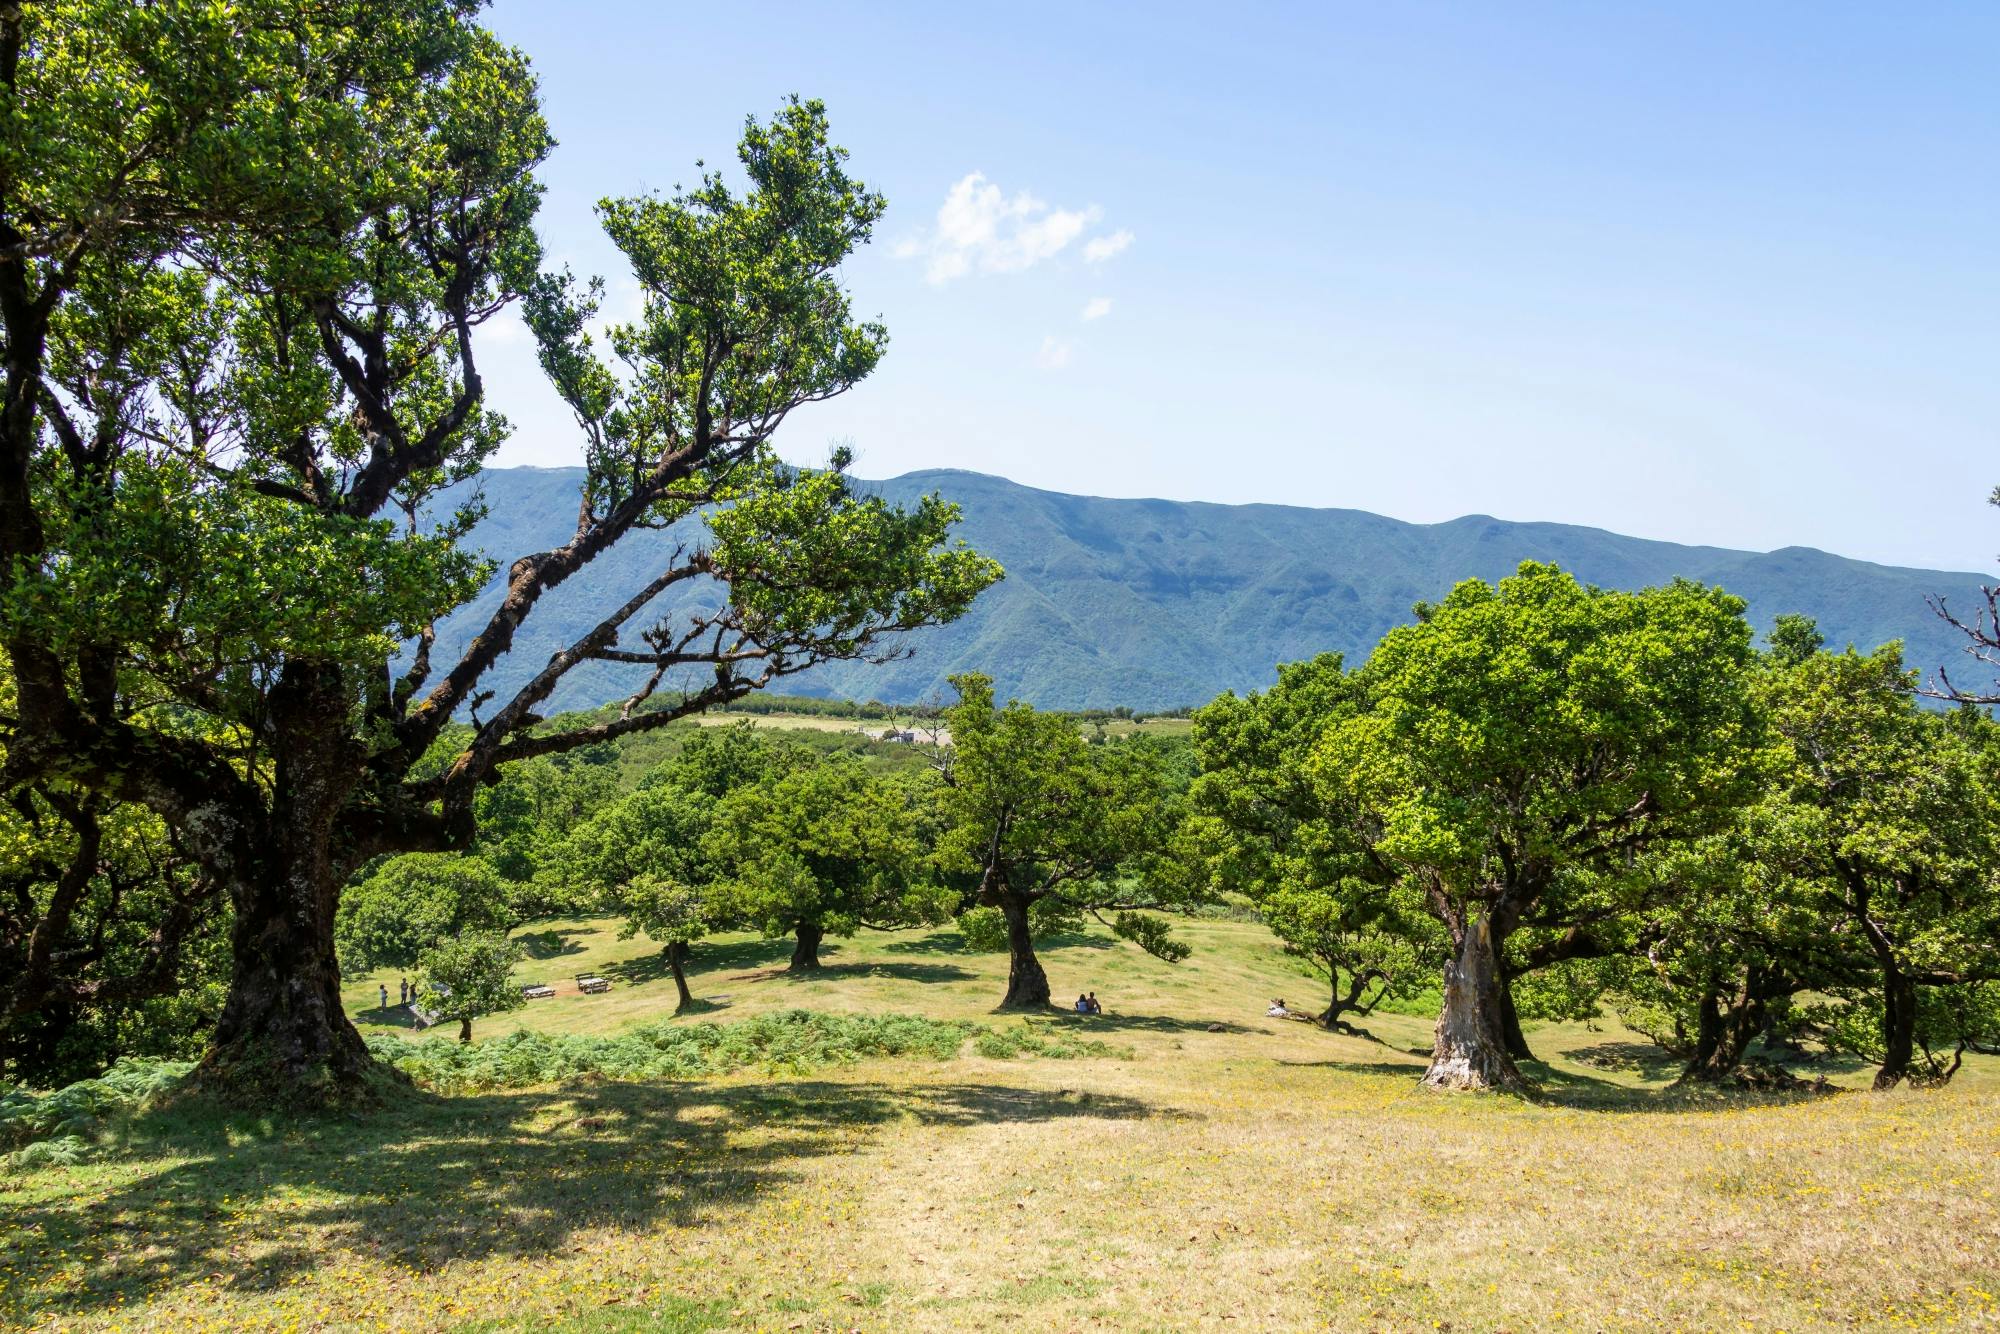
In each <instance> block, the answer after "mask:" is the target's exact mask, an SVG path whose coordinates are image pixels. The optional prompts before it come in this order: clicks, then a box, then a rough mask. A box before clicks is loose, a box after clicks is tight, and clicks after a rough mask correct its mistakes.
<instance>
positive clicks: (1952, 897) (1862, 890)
mask: <svg viewBox="0 0 2000 1334" xmlns="http://www.w3.org/2000/svg"><path fill="white" fill-rule="evenodd" d="M1913 684H1914V683H1913V679H1912V675H1911V674H1910V673H1908V672H1906V671H1905V670H1904V668H1903V663H1902V655H1901V652H1900V650H1899V648H1898V646H1896V645H1893V644H1892V645H1888V646H1885V647H1883V648H1881V649H1878V650H1876V651H1875V652H1874V653H1872V654H1868V655H1862V654H1859V653H1856V652H1854V651H1853V650H1852V649H1849V650H1848V651H1846V652H1845V653H1841V654H1831V653H1824V652H1821V653H1816V654H1813V655H1811V656H1810V657H1807V658H1804V659H1801V660H1799V661H1798V662H1796V663H1795V664H1794V665H1792V666H1791V667H1790V668H1789V670H1783V671H1774V672H1772V673H1770V674H1769V676H1768V678H1767V681H1766V695H1767V698H1768V701H1769V706H1770V710H1771V716H1772V725H1773V727H1774V728H1775V730H1776V732H1777V734H1778V736H1779V737H1780V738H1781V739H1782V742H1783V745H1784V750H1785V758H1786V764H1785V767H1784V768H1783V770H1782V771H1781V773H1780V774H1779V776H1778V779H1777V781H1776V783H1775V784H1774V787H1773V790H1772V793H1771V795H1770V796H1769V797H1768V798H1767V800H1766V801H1765V803H1764V804H1763V806H1762V807H1761V808H1760V809H1759V811H1758V812H1757V821H1756V824H1755V825H1754V826H1753V831H1754V833H1755V835H1756V843H1755V846H1754V849H1753V851H1754V855H1755V856H1756V858H1757V865H1758V872H1759V875H1760V877H1761V878H1762V879H1763V880H1764V881H1765V882H1767V883H1775V884H1778V885H1780V886H1782V887H1783V890H1784V892H1785V893H1786V894H1787V895H1789V896H1793V897H1798V898H1803V899H1804V900H1805V901H1807V902H1808V903H1809V904H1810V906H1811V908H1812V909H1814V910H1816V912H1817V913H1818V915H1819V916H1820V922H1819V923H1818V924H1817V928H1816V933H1815V935H1814V937H1813V939H1812V943H1813V945H1814V947H1815V951H1816V953H1817V954H1818V955H1819V956H1821V957H1822V958H1823V959H1825V962H1824V963H1823V965H1822V967H1821V970H1820V972H1819V973H1818V975H1817V976H1815V977H1814V978H1813V979H1812V980H1813V981H1814V983H1815V984H1817V985H1818V986H1819V987H1820V988H1821V989H1823V990H1828V991H1832V992H1834V993H1836V994H1844V995H1846V996H1847V997H1848V999H1849V1000H1850V1002H1851V1003H1852V1004H1854V1005H1856V1006H1859V1007H1861V1011H1862V1012H1867V1013H1872V1014H1874V1015H1877V1016H1879V1018H1880V1020H1881V1026H1880V1031H1879V1037H1878V1038H1877V1040H1876V1042H1875V1044H1874V1045H1873V1046H1872V1047H1871V1048H1868V1049H1869V1050H1871V1051H1873V1052H1876V1053H1879V1056H1878V1059H1881V1060H1882V1062H1883V1068H1882V1071H1881V1075H1880V1079H1881V1082H1883V1083H1893V1082H1895V1081H1896V1080H1898V1079H1900V1078H1902V1077H1903V1076H1904V1074H1905V1073H1906V1072H1908V1070H1909V1062H1910V1061H1911V1059H1912V1058H1913V1056H1914V1055H1915V1053H1914V1051H1913V1047H1922V1048H1923V1049H1924V1050H1925V1052H1926V1053H1930V1052H1931V1050H1932V1048H1933V1046H1934V1045H1935V1044H1937V1043H1941V1042H1942V1043H1946V1045H1953V1046H1955V1045H1956V1039H1950V1040H1947V1038H1946V1036H1945V1035H1946V1034H1948V1033H1950V1032H1952V1031H1954V1029H1955V1028H1956V1029H1958V1030H1961V1031H1962V1032H1963V1033H1964V1034H1965V1041H1966V1042H1967V1043H1968V1044H1969V1043H1974V1042H1979V1041H1982V1040H1983V1038H1982V1037H1981V1034H1982V1033H1984V1032H1985V1031H1986V1029H1985V1027H1984V1023H1985V1021H1984V1020H1983V1019H1981V1018H1980V1017H1979V1016H1980V1015H1981V1014H1983V1013H1984V1002H1983V1001H1982V1000H1981V999H1980V998H1982V997H1984V996H1986V995H1987V994H1988V993H1987V992H1986V990H1985V986H1986V985H1987V984H1991V983H1994V982H2000V885H1996V883H1995V874H1994V869H1993V868H1994V867H1995V866H1996V865H2000V783H1996V777H2000V727H1996V725H1995V724H1994V723H1993V722H1992V721H1991V720H1990V719H1988V718H1986V717H1984V716H1983V715H1981V714H1979V713H1976V712H1972V711H1961V712H1959V713H1954V714H1937V713H1933V712H1929V711H1927V710H1924V709H1922V708H1920V707H1919V706H1918V704H1917V702H1916V699H1915V697H1914V691H1913ZM1842 955H1844V956H1845V957H1844V958H1842V957H1841V956H1842ZM1827 956H1832V957H1827ZM1857 973H1860V974H1865V975H1872V976H1871V980H1870V982H1869V983H1868V984H1867V985H1866V986H1861V985H1857V983H1856V974H1857ZM1843 983H1844V985H1843ZM1934 988H1935V989H1940V994H1938V995H1936V996H1931V995H1927V993H1929V992H1930V991H1931V990H1932V989H1934ZM1955 1016H1958V1017H1955ZM1833 1031H1834V1032H1835V1034H1836V1038H1835V1040H1836V1041H1837V1042H1839V1043H1840V1044H1841V1045H1844V1046H1846V1047H1847V1048H1848V1049H1851V1050H1863V1049H1864V1048H1863V1045H1862V1044H1861V1042H1860V1040H1859V1039H1858V1038H1857V1037H1855V1036H1854V1033H1855V1021H1854V1016H1851V1015H1850V1016H1847V1017H1845V1018H1843V1019H1842V1020H1841V1022H1840V1023H1838V1024H1836V1025H1834V1030H1833ZM1926 1064H1927V1066H1928V1070H1929V1076H1930V1077H1936V1076H1937V1075H1938V1074H1939V1073H1940V1071H1941V1067H1942V1064H1943V1063H1942V1062H1941V1061H1940V1060H1938V1059H1930V1060H1928V1061H1927V1062H1926ZM1952 1068H1954V1069H1955V1068H1956V1065H1955V1062H1954V1063H1952ZM1916 1073H1918V1074H1919V1075H1923V1074H1924V1073H1925V1072H1924V1071H1917V1072H1916ZM1946 1077H1948V1076H1946Z"/></svg>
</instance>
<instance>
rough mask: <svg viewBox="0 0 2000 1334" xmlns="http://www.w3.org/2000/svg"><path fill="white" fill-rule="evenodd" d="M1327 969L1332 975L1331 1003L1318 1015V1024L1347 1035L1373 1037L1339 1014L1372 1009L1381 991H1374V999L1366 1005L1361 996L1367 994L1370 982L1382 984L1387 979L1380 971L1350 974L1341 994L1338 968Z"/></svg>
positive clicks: (1380, 995)
mask: <svg viewBox="0 0 2000 1334" xmlns="http://www.w3.org/2000/svg"><path fill="white" fill-rule="evenodd" d="M1328 971H1329V972H1330V973H1331V974H1332V975H1333V994H1332V998H1331V1003H1330V1004H1328V1005H1327V1007H1326V1013H1324V1014H1322V1015H1321V1016H1320V1017H1319V1021H1318V1022H1319V1026H1320V1027H1321V1028H1324V1029H1326V1030H1328V1031H1329V1032H1333V1033H1345V1034H1347V1035H1348V1036H1349V1037H1356V1038H1368V1037H1373V1034H1370V1033H1368V1032H1367V1031H1366V1030H1364V1029H1359V1028H1356V1027H1355V1026H1354V1025H1353V1024H1350V1023H1348V1022H1347V1021H1346V1020H1345V1019H1342V1018H1341V1017H1340V1016H1342V1015H1343V1014H1350V1013H1352V1014H1359V1015H1366V1014H1368V1013H1369V1012H1371V1011H1372V1010H1374V1008H1375V1006H1376V1005H1377V1004H1378V1003H1380V1001H1381V999H1382V992H1380V991H1378V992H1376V993H1375V999H1374V1000H1372V1001H1370V1002H1368V1004H1367V1005H1363V1004H1362V1003H1361V998H1362V996H1364V995H1365V994H1367V991H1368V988H1369V986H1370V984H1375V985H1382V984H1384V983H1386V981H1387V979H1386V978H1384V977H1383V976H1382V974H1381V973H1378V972H1373V971H1370V972H1366V973H1362V974H1360V975H1359V976H1352V975H1350V976H1349V978H1348V982H1347V994H1346V995H1345V996H1343V995H1341V994H1340V969H1339V968H1333V967H1330V968H1329V969H1328Z"/></svg>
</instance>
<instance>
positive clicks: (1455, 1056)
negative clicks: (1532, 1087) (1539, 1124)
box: [1424, 914, 1528, 1093]
mask: <svg viewBox="0 0 2000 1334" xmlns="http://www.w3.org/2000/svg"><path fill="white" fill-rule="evenodd" d="M1499 954H1500V941H1498V940H1496V939H1494V931H1493V926H1492V921H1491V918H1490V917H1489V916H1487V915H1484V914H1482V915H1480V916H1479V917H1478V918H1477V919H1476V920H1474V921H1471V922H1468V923H1467V924H1466V928H1465V932H1464V935H1463V937H1462V938H1461V939H1460V940H1459V942H1458V950H1457V953H1456V955H1455V956H1454V957H1453V958H1452V959H1451V961H1450V962H1449V963H1447V964H1446V965H1445V969H1444V1009H1443V1012H1442V1013H1440V1014H1439V1015H1438V1023H1437V1041H1436V1043H1435V1045H1434V1046H1433V1047H1432V1049H1431V1068H1430V1069H1429V1070H1428V1071H1426V1072H1425V1074H1424V1086H1425V1087H1426V1088H1436V1089H1504V1090H1507V1091H1509V1092H1514V1093H1525V1092H1527V1090H1528V1084H1527V1081H1526V1080H1524V1079H1522V1078H1521V1072H1520V1071H1518V1070H1516V1069H1515V1068H1514V1060H1513V1058H1512V1057H1511V1056H1509V1055H1508V1054H1507V1033H1506V1010H1505V1000H1504V997H1505V988H1504V987H1503V986H1502V984H1501V980H1500V960H1499Z"/></svg>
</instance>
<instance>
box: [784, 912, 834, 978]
mask: <svg viewBox="0 0 2000 1334" xmlns="http://www.w3.org/2000/svg"><path fill="white" fill-rule="evenodd" d="M793 935H794V937H795V940H796V943H795V944H793V946H792V968H791V970H792V971H793V972H795V973H810V972H812V971H814V970H815V969H817V968H818V967H819V943H820V942H821V941H822V940H825V939H826V932H825V930H823V929H822V928H821V927H820V925H819V923H817V922H800V923H799V924H798V926H797V927H796V928H795V929H794V931H793Z"/></svg>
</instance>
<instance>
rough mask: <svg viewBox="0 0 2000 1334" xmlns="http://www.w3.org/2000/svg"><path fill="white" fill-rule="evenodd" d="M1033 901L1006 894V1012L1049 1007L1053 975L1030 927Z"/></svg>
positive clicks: (1003, 908)
mask: <svg viewBox="0 0 2000 1334" xmlns="http://www.w3.org/2000/svg"><path fill="white" fill-rule="evenodd" d="M1029 902H1030V900H1029V899H1028V898H1027V897H1026V896H1025V895H1021V894H1012V893H1009V894H1003V895H1002V896H1001V898H1000V914H1001V916H1003V917H1004V918H1006V920H1007V998H1006V999H1005V1000H1003V1001H1001V1002H1000V1008H1001V1009H1003V1010H1046V1009H1047V1008H1048V1007H1049V975H1048V974H1047V973H1045V972H1043V971H1042V961H1041V960H1040V959H1037V958H1036V957H1035V937H1034V933H1033V931H1032V930H1030V928H1029V925H1028V905H1029Z"/></svg>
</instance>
